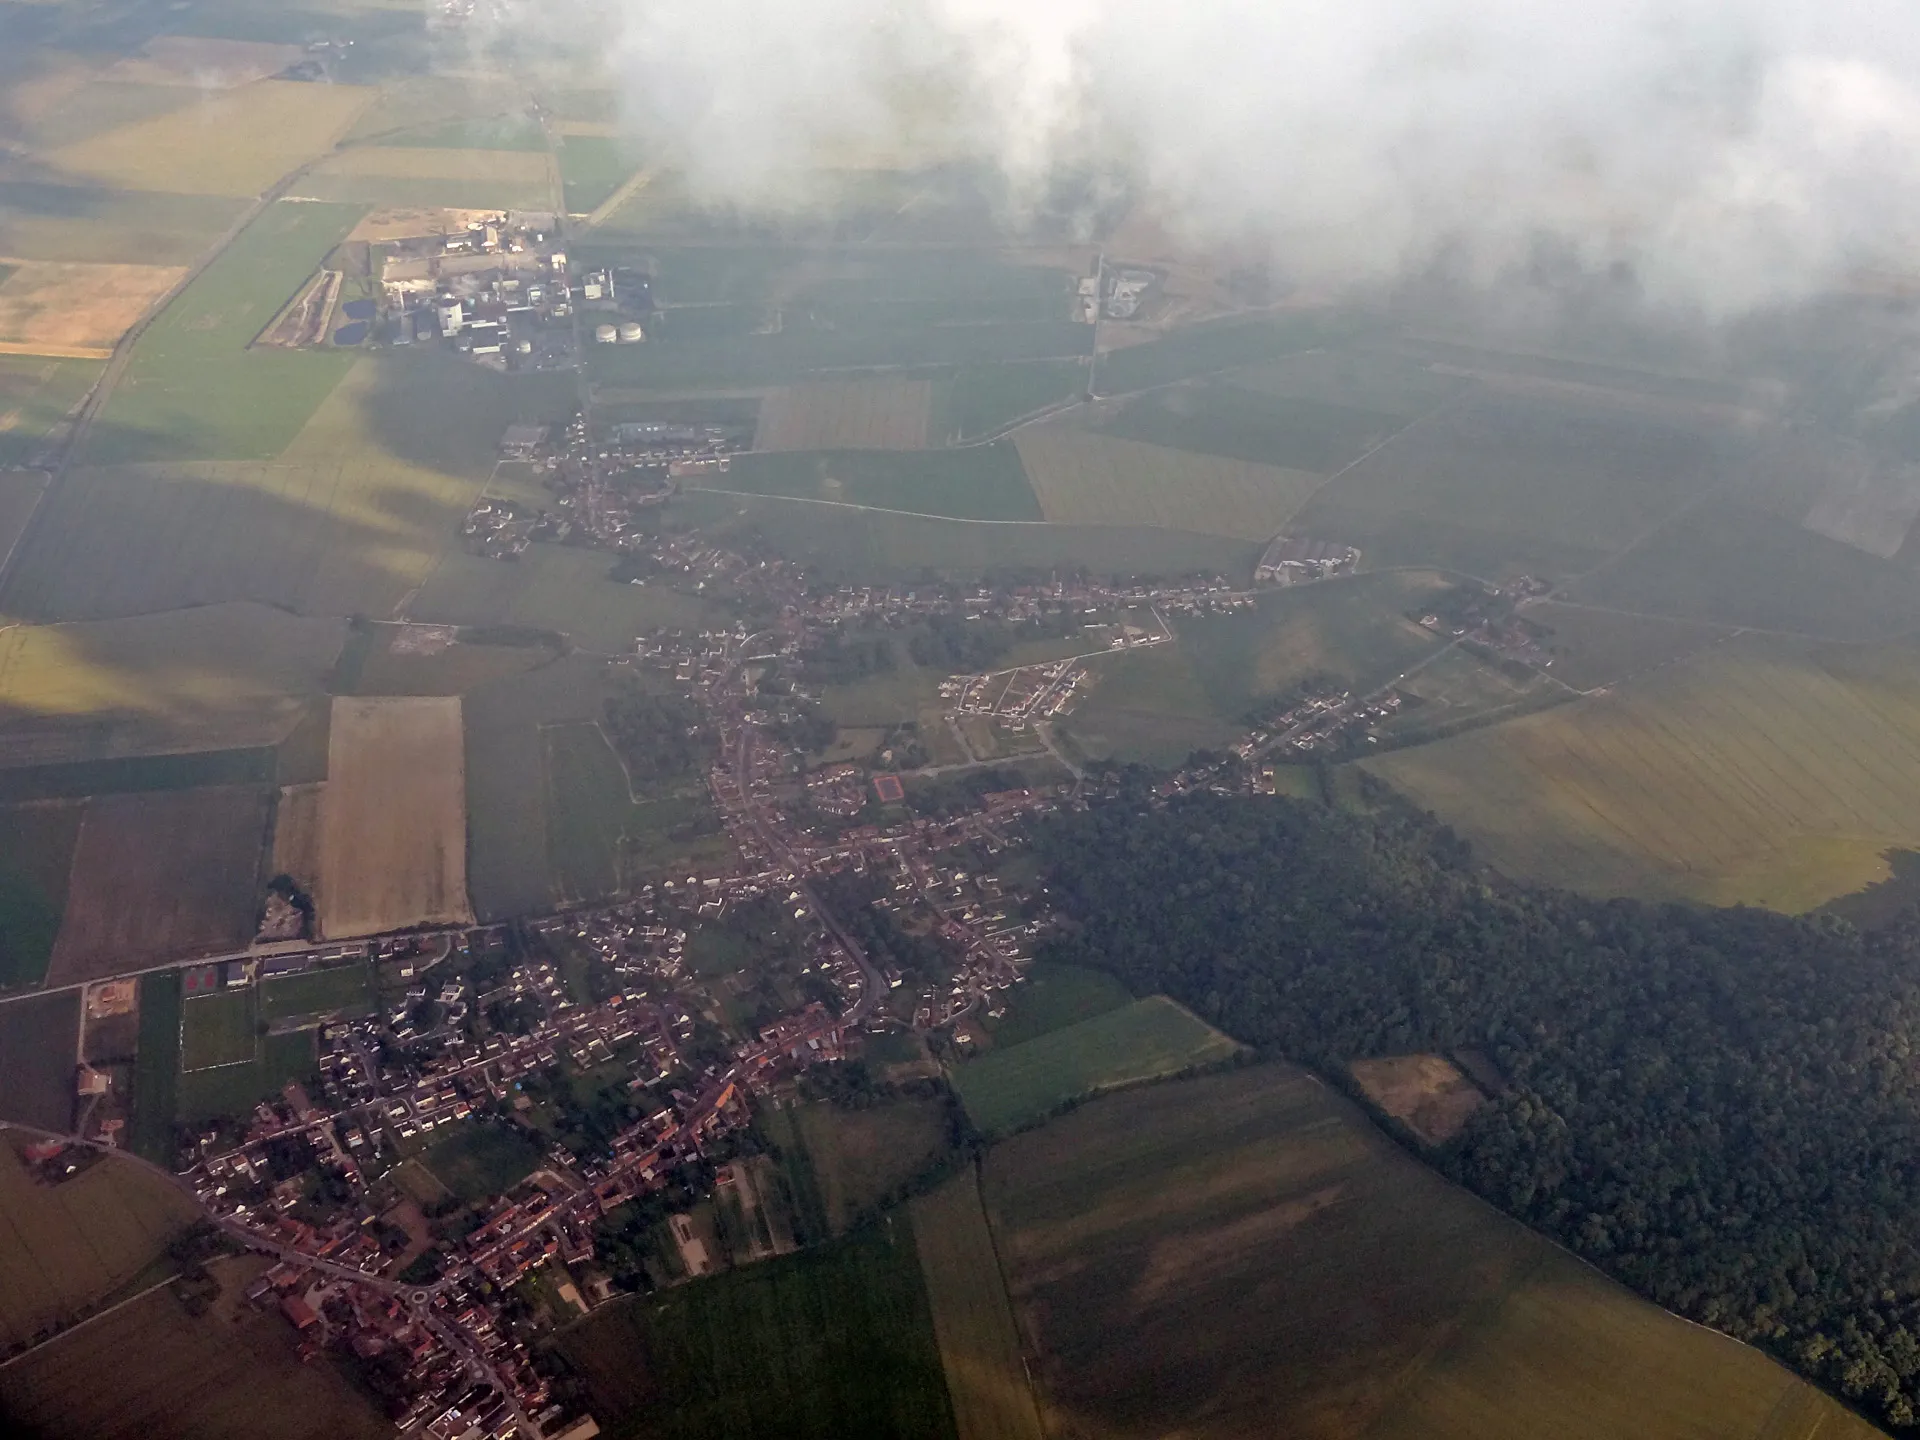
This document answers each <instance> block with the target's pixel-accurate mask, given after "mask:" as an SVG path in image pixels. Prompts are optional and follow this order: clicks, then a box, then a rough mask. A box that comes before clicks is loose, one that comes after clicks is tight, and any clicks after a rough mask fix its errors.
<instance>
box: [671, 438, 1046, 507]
mask: <svg viewBox="0 0 1920 1440" xmlns="http://www.w3.org/2000/svg"><path fill="white" fill-rule="evenodd" d="M707 478H708V479H709V480H711V481H713V482H714V484H713V488H714V489H717V490H726V491H729V492H741V493H746V494H757V495H782V496H787V497H790V498H792V499H800V500H823V501H828V502H831V503H832V504H834V505H837V506H846V507H870V508H873V509H878V510H900V511H905V512H907V513H910V514H915V515H944V516H948V517H951V518H954V519H960V520H1038V519H1039V518H1040V506H1039V505H1038V503H1037V502H1036V501H1035V500H1034V498H1033V487H1032V486H1030V485H1029V484H1028V483H1027V472H1026V471H1025V470H1024V469H1023V468H1022V467H1021V464H1020V453H1019V451H1017V450H1016V449H1014V447H1013V446H1012V445H1011V444H1010V443H1008V442H1006V441H1004V440H1003V441H999V442H997V443H995V444H992V445H980V446H973V447H970V448H968V449H964V450H924V451H886V450H842V451H834V452H829V453H825V454H800V453H789V454H781V455H762V454H755V455H739V456H735V457H734V461H733V467H732V469H731V470H729V471H727V472H726V473H725V474H718V475H713V476H709V477H707Z"/></svg>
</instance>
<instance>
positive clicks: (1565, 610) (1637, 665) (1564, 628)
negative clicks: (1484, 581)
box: [1526, 600, 1738, 690]
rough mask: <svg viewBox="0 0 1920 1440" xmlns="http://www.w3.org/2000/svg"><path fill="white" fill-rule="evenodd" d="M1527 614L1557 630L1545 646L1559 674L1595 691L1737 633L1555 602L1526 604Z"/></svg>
mask: <svg viewBox="0 0 1920 1440" xmlns="http://www.w3.org/2000/svg"><path fill="white" fill-rule="evenodd" d="M1526 618H1527V619H1528V620H1530V621H1533V622H1535V623H1536V624H1539V625H1544V626H1545V627H1546V628H1547V629H1549V630H1551V631H1552V632H1553V633H1552V635H1550V636H1549V637H1548V638H1547V641H1546V645H1547V648H1548V649H1549V650H1550V651H1552V652H1553V673H1554V676H1555V678H1557V679H1559V680H1561V681H1564V682H1565V683H1566V684H1568V685H1571V686H1573V687H1574V688H1575V689H1576V690H1592V689H1594V688H1596V687H1598V686H1601V685H1611V684H1613V683H1615V682H1616V681H1620V680H1625V679H1628V678H1630V677H1632V676H1635V675H1641V674H1644V673H1646V672H1647V671H1649V670H1654V669H1658V668H1659V667H1660V666H1662V665H1671V664H1673V663H1674V662H1675V661H1678V660H1684V659H1686V658H1687V657H1688V656H1690V655H1698V654H1699V653H1700V652H1701V651H1703V650H1706V649H1708V648H1710V647H1712V646H1714V645H1718V644H1720V643H1721V642H1722V641H1724V640H1728V639H1730V638H1732V637H1733V636H1734V635H1735V634H1736V633H1738V632H1736V631H1734V630H1731V629H1728V628H1726V627H1724V626H1720V625H1702V624H1699V623H1697V622H1694V621H1691V620H1667V619H1663V618H1661V617H1660V616H1657V615H1626V614H1622V613H1621V612H1619V611H1617V610H1596V609H1592V608H1589V607H1587V606H1584V605H1568V604H1562V603H1560V602H1559V601H1554V600H1549V601H1542V602H1539V603H1536V604H1531V605H1529V606H1527V608H1526Z"/></svg>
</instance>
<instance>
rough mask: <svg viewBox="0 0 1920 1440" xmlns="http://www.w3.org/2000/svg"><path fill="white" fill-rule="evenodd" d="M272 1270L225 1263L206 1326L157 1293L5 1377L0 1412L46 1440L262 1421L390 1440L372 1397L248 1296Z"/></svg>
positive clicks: (145, 1439) (309, 1432) (190, 1436)
mask: <svg viewBox="0 0 1920 1440" xmlns="http://www.w3.org/2000/svg"><path fill="white" fill-rule="evenodd" d="M265 1263H266V1262H265V1261H263V1260H257V1259H239V1260H222V1261H218V1262H216V1264H215V1266H214V1267H213V1268H214V1271H215V1273H216V1274H218V1275H219V1276H220V1279H221V1292H222V1293H221V1298H220V1300H219V1302H218V1303H217V1304H216V1305H215V1307H214V1309H213V1310H212V1311H211V1312H210V1313H209V1314H207V1315H205V1316H203V1317H201V1318H199V1319H194V1318H192V1317H190V1316H189V1315H188V1314H187V1312H186V1310H185V1309H184V1308H183V1307H182V1306H181V1304H180V1302H179V1301H178V1300H176V1299H175V1298H174V1297H173V1295H172V1293H171V1292H170V1291H164V1290H163V1291H159V1292H156V1293H155V1294H152V1295H149V1296H147V1297H145V1298H144V1299H142V1300H140V1301H138V1302H136V1303H135V1304H132V1305H129V1306H128V1307H127V1308H125V1309H124V1310H119V1311H116V1312H115V1313H114V1314H112V1315H110V1316H108V1317H106V1318H105V1319H103V1320H100V1321H98V1322H96V1323H94V1324H92V1325H88V1326H86V1327H85V1328H84V1329H81V1330H79V1331H77V1332H75V1333H74V1334H72V1335H67V1336H63V1337H62V1338H60V1339H59V1340H56V1341H55V1342H54V1343H53V1344H51V1345H48V1346H47V1347H46V1348H45V1349H43V1350H40V1351H38V1352H37V1353H35V1354H34V1355H32V1356H30V1357H29V1358H27V1359H25V1360H23V1361H21V1362H20V1363H18V1364H16V1365H13V1366H10V1367H8V1368H7V1369H6V1370H0V1415H5V1416H7V1417H9V1418H10V1419H11V1420H12V1421H13V1422H14V1423H15V1424H17V1425H20V1426H22V1427H24V1428H25V1429H26V1431H27V1433H29V1434H32V1435H35V1436H37V1437H40V1440H206V1437H209V1436H229V1437H236V1440H237V1437H241V1436H249V1435H258V1434H261V1433H262V1427H261V1423H260V1422H261V1418H262V1417H263V1416H271V1417H273V1418H272V1425H271V1428H272V1433H273V1435H274V1437H275V1440H389V1437H391V1436H392V1434H393V1426H392V1425H391V1424H390V1423H388V1421H387V1420H386V1417H385V1416H383V1415H382V1414H381V1413H380V1412H379V1411H378V1410H377V1409H375V1408H374V1406H373V1405H372V1403H371V1402H369V1401H368V1400H366V1399H365V1398H364V1397H363V1396H362V1395H361V1394H360V1393H359V1392H358V1391H356V1390H355V1389H353V1387H352V1386H351V1385H349V1384H348V1383H347V1381H346V1380H345V1379H344V1378H342V1377H341V1376H340V1375H339V1373H338V1372H336V1371H335V1370H334V1369H333V1367H332V1365H331V1364H330V1363H329V1362H327V1361H321V1362H319V1363H318V1364H303V1363H301V1361H300V1359H299V1357H298V1354H297V1352H296V1351H295V1348H294V1340H293V1335H292V1332H291V1330H290V1328H289V1327H288V1325H287V1322H286V1321H285V1320H283V1319H282V1318H281V1317H280V1316H279V1315H277V1314H274V1313H273V1312H271V1311H266V1312H262V1311H260V1310H258V1309H256V1308H255V1307H254V1306H253V1305H251V1304H249V1303H248V1302H247V1301H246V1300H245V1299H244V1297H243V1296H242V1294H241V1292H242V1291H243V1290H244V1289H245V1288H246V1285H247V1284H248V1282H249V1281H250V1280H251V1279H252V1278H253V1277H254V1276H255V1275H257V1274H258V1273H259V1272H260V1271H261V1270H262V1269H263V1268H265ZM108 1375H110V1376H111V1377H112V1383H111V1384H103V1383H102V1377H103V1376H108Z"/></svg>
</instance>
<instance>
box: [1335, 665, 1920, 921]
mask: <svg viewBox="0 0 1920 1440" xmlns="http://www.w3.org/2000/svg"><path fill="white" fill-rule="evenodd" d="M1917 767H1920V652H1916V651H1914V650H1913V649H1911V648H1909V647H1906V646H1896V647H1884V648H1877V649H1846V648H1841V647H1810V646H1804V645H1797V644H1795V643H1793V642H1776V641H1769V640H1766V639H1764V638H1762V637H1756V636H1749V637H1745V638H1743V639H1741V640H1738V641H1733V642H1729V643H1727V644H1723V645H1720V646H1717V647H1715V648H1714V649H1712V650H1710V651H1707V652H1704V653H1703V654H1701V655H1699V656H1697V657H1695V658H1694V659H1691V660H1688V661H1685V662H1683V663H1680V664H1676V665H1672V666H1669V667H1667V668H1664V669H1660V670H1657V671H1654V672H1653V673H1651V674H1649V675H1647V676H1646V677H1645V678H1644V679H1642V680H1638V681H1634V682H1631V683H1628V684H1625V685H1621V686H1619V687H1618V688H1616V689H1615V690H1614V691H1613V692H1612V693H1609V694H1605V695H1600V696H1596V697H1594V698H1591V699H1588V700H1584V701H1581V702H1579V703H1577V704H1574V705H1567V706H1561V707H1559V708H1556V709H1553V710H1549V711H1546V712H1544V713H1541V714H1538V715H1531V716H1526V717H1524V718H1521V719H1518V720H1514V721H1511V722H1508V723H1506V724H1503V725H1500V726H1498V727H1495V728H1493V729H1490V730H1483V731H1477V732H1474V733H1472V734H1467V735H1461V736H1457V737H1455V738H1453V739H1450V740H1445V741H1442V742H1440V743H1439V744H1437V745H1433V746H1430V747H1424V748H1421V749H1417V750H1407V751H1401V752H1398V753H1396V754H1392V755H1386V756H1382V757H1381V758H1380V759H1378V760H1375V761H1369V762H1368V768H1370V769H1372V770H1373V771H1374V772H1375V773H1376V774H1378V775H1380V776H1382V777H1384V778H1385V779H1387V780H1389V781H1390V782H1392V783H1393V784H1394V785H1395V786H1397V787H1399V788H1400V789H1402V790H1404V791H1406V792H1408V793H1409V794H1410V795H1412V796H1413V797H1414V798H1415V799H1416V800H1417V801H1418V802H1419V803H1420V804H1422V805H1424V806H1427V807H1429V808H1431V809H1433V810H1434V811H1435V812H1436V813H1438V814H1439V815H1440V816H1441V817H1442V818H1443V819H1444V820H1446V821H1447V822H1448V823H1450V824H1452V825H1454V826H1456V827H1457V828H1458V829H1459V830H1460V832H1461V833H1462V834H1463V835H1465V836H1466V837H1467V838H1469V839H1470V840H1472V841H1473V842H1474V844H1475V845H1476V847H1477V848H1478V850H1479V851H1480V853H1481V855H1482V856H1483V857H1484V858H1485V859H1487V860H1488V861H1489V862H1491V863H1492V864H1494V865H1495V866H1497V867H1499V868H1500V869H1502V870H1505V871H1507V872H1508V873H1510V874H1513V875H1516V876H1524V877H1527V878H1530V879H1538V880H1544V881H1549V882H1551V883H1554V884H1563V885H1568V886H1572V887H1574V888H1576V889H1582V890H1590V891H1593V892H1596V893H1621V892H1624V893H1631V894H1643V895H1649V896H1655V897H1662V896H1673V897H1681V896H1684V897H1688V898H1693V899H1700V900H1707V901H1711V902H1714V903H1735V902H1745V903H1749V904H1759V905H1766V906H1769V907H1772V908H1776V909H1783V910H1793V911H1797V910H1804V909H1809V908H1811V907H1813V906H1815V905H1818V904H1820V903H1821V902H1823V901H1825V900H1828V899H1831V898H1833V897H1834V896H1836V895H1842V894H1846V893H1848V892H1849V891H1853V890H1856V889H1859V888H1860V887H1861V886H1863V885H1866V884H1868V883H1870V882H1872V881H1876V880H1880V879H1884V878H1885V876H1886V873H1887V870H1886V862H1885V860H1884V858H1883V854H1882V852H1884V851H1886V850H1888V849H1890V848H1895V847H1906V846H1911V845H1912V844H1914V843H1915V841H1916V840H1920V781H1917V780H1916V778H1915V777H1916V775H1920V768H1917Z"/></svg>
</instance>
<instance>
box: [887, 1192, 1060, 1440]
mask: <svg viewBox="0 0 1920 1440" xmlns="http://www.w3.org/2000/svg"><path fill="white" fill-rule="evenodd" d="M913 1235H914V1239H915V1240H916V1241H917V1242H918V1243H919V1248H920V1269H921V1272H922V1273H923V1274H924V1275H925V1276H926V1281H927V1298H928V1300H929V1301H930V1302H931V1303H932V1306H933V1333H934V1336H935V1338H936V1339H937V1340H938V1341H939V1342H940V1360H941V1363H942V1365H943V1366H944V1367H945V1368H946V1372H947V1393H948V1394H949V1395H950V1396H951V1397H952V1399H953V1418H954V1425H955V1428H956V1429H957V1430H958V1431H959V1435H960V1440H1043V1437H1044V1436H1045V1434H1046V1431H1045V1430H1043V1429H1042V1428H1041V1425H1040V1410H1039V1407H1038V1406H1037V1405H1036V1404H1035V1403H1034V1397H1033V1387H1032V1386H1031V1385H1030V1384H1029V1383H1028V1381H1027V1367H1026V1360H1025V1357H1024V1356H1022V1355H1021V1353H1020V1331H1019V1329H1018V1328H1017V1327H1016V1326H1015V1324H1014V1319H1013V1307H1012V1306H1011V1305H1010V1304H1009V1303H1008V1301H1007V1287H1006V1285H1005V1283H1004V1282H1003V1281H1002V1280H1001V1278H1000V1257H999V1256H998V1255H996V1254H995V1253H994V1249H993V1235H992V1233H991V1232H990V1231H989V1230H988V1229H987V1217H986V1212H985V1211H984V1210H982V1209H981V1206H980V1182H979V1177H978V1176H977V1175H976V1174H975V1173H974V1171H973V1169H972V1168H971V1167H969V1168H968V1169H966V1170H963V1171H962V1172H961V1173H960V1174H958V1175H956V1176H954V1177H953V1178H952V1179H951V1180H949V1181H947V1183H946V1184H944V1185H942V1186H941V1187H940V1188H939V1189H938V1190H936V1191H934V1192H933V1193H932V1194H931V1195H925V1196H922V1197H921V1198H920V1199H918V1200H915V1201H914V1202H913Z"/></svg>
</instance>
